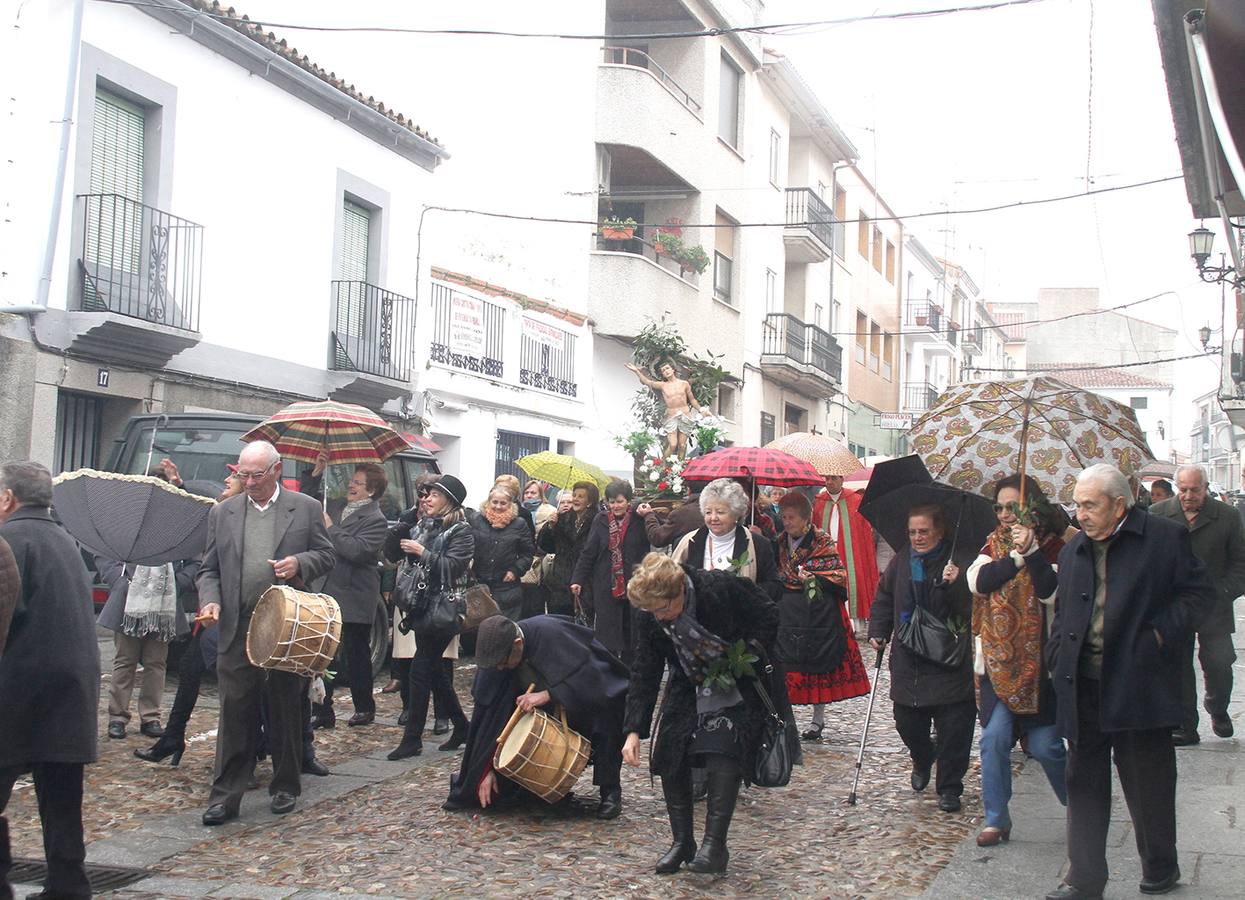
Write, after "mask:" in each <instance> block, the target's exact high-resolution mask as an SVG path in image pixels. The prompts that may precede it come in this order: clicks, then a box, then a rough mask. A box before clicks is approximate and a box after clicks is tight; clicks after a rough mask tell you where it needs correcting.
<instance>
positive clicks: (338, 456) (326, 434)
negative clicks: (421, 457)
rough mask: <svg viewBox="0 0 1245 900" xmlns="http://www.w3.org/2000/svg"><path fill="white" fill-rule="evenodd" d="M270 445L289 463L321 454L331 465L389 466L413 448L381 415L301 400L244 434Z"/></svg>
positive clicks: (328, 402)
mask: <svg viewBox="0 0 1245 900" xmlns="http://www.w3.org/2000/svg"><path fill="white" fill-rule="evenodd" d="M242 440H244V441H267V442H268V443H270V444H272V445H273V446H274V447H276V448H277V452H278V453H280V454H281V456H282V457H283V458H285V459H293V460H298V461H299V462H310V463H314V462H315V461H316V459H317V458H318V457H319V455H320V453H321V452H324V453H327V454H328V457H329V464H330V465H333V464H353V463H366V462H383V461H384V460H386V459H388V458H389V457H391V456H393V455H394V454H395V453H401V452H402V451H403V450H406V449H407V448H408V447H409V446H410V445H409V444H407V442H406V440H405V439H403V437H402V436H401V435H400V434H398V432H396V431H394V430H393V429H392V428H390V427H389V424H388V423H387V422H386V421H385V420H384V419H382V418H381V417H380V416H378V415H376V414H375V413H373V412H371V411H370V410H367V409H364V408H363V407H362V406H354V405H352V404H350V403H336V402H334V401H332V400H321V401H301V400H300V401H299V402H297V403H291V404H290V405H289V406H287V407H286V408H285V409H283V410H281V411H280V412H278V413H276V414H274V415H272V416H270V417H269V418H268V419H266V420H265V421H263V422H261V423H260V424H258V425H256V426H255V427H254V428H252V429H251V430H250V431H248V432H247V433H246V434H244V435H242Z"/></svg>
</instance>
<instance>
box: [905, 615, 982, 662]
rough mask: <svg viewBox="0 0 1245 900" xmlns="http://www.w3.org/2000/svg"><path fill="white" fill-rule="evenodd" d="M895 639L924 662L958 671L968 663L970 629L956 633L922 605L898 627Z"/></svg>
mask: <svg viewBox="0 0 1245 900" xmlns="http://www.w3.org/2000/svg"><path fill="white" fill-rule="evenodd" d="M895 636H896V637H897V638H898V639H899V643H901V644H903V645H904V646H905V647H907V648H908V649H909V650H910V651H911V652H912V653H914V654H916V655H917V656H919V657H920V658H921V659H924V660H926V661H928V662H932V663H934V664H936V665H939V666H945V667H946V668H948V669H958V668H959V667H960V666H962V665H963V664H964V660H966V659H968V651H969V640H970V635H969V632H968V629H965V630H964V631H958V632H957V631H953V630H952V629H951V627H950V626H949V625H947V623H946V622H944V621H943V620H942V619H940V618H938V617H937V616H936V615H934V614H933V613H932V612H930V611H929V610H927V609H925V607H923V606H921V605H920V604H919V603H918V604H915V605H914V606H913V607H912V615H911V617H910V618H909V619H908V621H906V622H900V623H899V627H898V628H896V629H895Z"/></svg>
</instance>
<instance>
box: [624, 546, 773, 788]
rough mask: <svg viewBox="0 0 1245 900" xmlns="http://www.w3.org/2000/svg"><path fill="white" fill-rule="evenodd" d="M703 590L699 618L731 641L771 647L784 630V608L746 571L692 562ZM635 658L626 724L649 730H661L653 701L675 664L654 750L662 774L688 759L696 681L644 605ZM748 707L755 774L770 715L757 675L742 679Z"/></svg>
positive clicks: (749, 755)
mask: <svg viewBox="0 0 1245 900" xmlns="http://www.w3.org/2000/svg"><path fill="white" fill-rule="evenodd" d="M683 570H684V571H685V572H686V573H687V575H688V577H689V578H690V579H691V580H692V588H693V590H695V592H696V621H697V622H699V623H700V624H701V625H703V626H704V627H705V628H706V629H708V630H709V631H710V632H712V633H713V634H716V635H717V636H718V637H720V638H721V639H722V640H724V641H726V642H727V643H728V644H733V643H734V642H735V641H738V640H741V639H742V640H745V641H757V642H758V643H759V644H760V645H761V647H762V648H764V650H765V652H766V653H767V654H768V653H770V652H771V651H772V650H773V646H774V638H775V637H776V635H777V634H778V608H777V607H776V606H775V605H774V602H773V601H772V600H770V598H769V597H767V596H766V595H765V592H764V591H762V590H761V589H760V588H758V587H757V586H756V585H755V584H753V583H752V582H751V581H749V580H748V579H746V578H740V577H739V576H737V575H732V574H731V573H730V572H720V571H715V572H706V571H704V570H702V569H693V568H691V567H689V566H684V567H683ZM635 624H636V641H635V659H634V661H633V662H632V664H631V689H630V691H629V692H628V693H627V715H626V720H625V721H624V723H623V731H624V732H628V733H629V732H633V731H634V732H636V733H637V734H639V735H640V737H641V738H647V737H648V736H649V734H650V731H651V730H653V724H652V723H653V708H654V707H655V706H656V705H657V694H658V692H659V691H660V689H661V677H662V672H663V671H665V669H666V667H667V665H668V666H669V668H670V679H669V683H668V686H667V688H666V697H665V700H663V701H662V705H661V712H660V713H659V720H658V721H659V724H658V725H657V726H656V731H657V737H656V739H655V740H654V741H653V746H652V748H650V754H649V769H650V770H651V771H652V773H653V774H654V775H661V776H663V777H669V776H673V775H676V774H678V773H680V772H682V771H683V769H684V768H685V767H686V766H687V765H688V762H687V748H688V743H689V742H690V740H691V737H692V734H693V732H694V731H695V730H696V723H697V715H696V689H695V685H693V683H692V680H691V679H690V678H688V677H687V673H686V672H684V671H683V666H682V665H680V663H679V660H678V657H677V656H676V654H675V650H674V644H673V642H672V641H671V640H670V638H669V636H668V635H667V634H666V632H665V629H663V628H662V627H661V624H660V623H659V622H658V621H657V619H656V618H654V616H653V614H652V613H649V612H637V614H636V619H635ZM739 691H740V694H741V696H742V697H743V700H744V706H745V709H746V712H745V714H744V717H743V728H744V741H743V744H744V747H745V748H746V757H745V759H744V760H743V775H744V778H745V780H748V779H750V776H751V773H752V771H753V765H754V763H755V761H756V751H757V748H758V746H759V745H760V742H761V729H762V727H763V725H764V724H765V717H766V715H767V713H766V711H765V706H764V704H763V702H762V700H761V697H760V695H759V694H758V693H757V692H756V688H755V685H754V683H753V681H752V679H749V678H744V679H742V680H741V682H740V685H739Z"/></svg>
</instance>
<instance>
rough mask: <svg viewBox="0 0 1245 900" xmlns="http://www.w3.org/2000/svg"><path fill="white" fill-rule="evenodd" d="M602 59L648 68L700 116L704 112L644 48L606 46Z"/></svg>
mask: <svg viewBox="0 0 1245 900" xmlns="http://www.w3.org/2000/svg"><path fill="white" fill-rule="evenodd" d="M601 61H602V62H603V63H605V64H606V65H611V66H631V67H632V68H634V69H647V70H648V72H649V74H651V75H652V76H653V77H654V78H656V79H657V80H658V81H660V82H661V83H662V84H663V85H664V86H665V87H666V89H667V90H669V91H670V93H672V94H674V96H675V98H676V99H677V100H678V101H679V102H680V103H682V104H683V105H684V106H686V107H687V108H688V109H690V110H691V111H692V112H693V113H695V114H696V115H697V116H699V115H700V114H701V112H702V108H701V105H700V104H699V103H697V102H696V100H695V99H694V98H693V97H692V95H691V94H689V93H688V92H687V91H685V90H684V89H683V87H682V86H681V85H680V84H679V83H678V82H677V81H675V80H674V79H673V78H672V77H671V76H670V73H669V72H667V71H666V70H665V69H663V68H662V67H661V66H660V65H658V64H657V62H656V61H655V60H654V59H653V58H652V57H651V56H649V55H648V54H647V53H645V52H644V51H643V50H637V49H635V48H634V47H611V46H608V45H607V46H605V47H602V48H601Z"/></svg>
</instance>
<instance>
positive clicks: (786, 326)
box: [761, 313, 843, 394]
mask: <svg viewBox="0 0 1245 900" xmlns="http://www.w3.org/2000/svg"><path fill="white" fill-rule="evenodd" d="M761 368H762V369H765V370H766V371H767V372H769V374H770V375H771V377H775V378H777V380H778V381H781V382H783V383H787V384H790V385H791V386H792V387H796V388H799V389H803V390H810V389H811V390H815V391H816V392H817V393H820V394H825V392H826V390H827V389H828V388H833V387H835V386H836V385H838V384H839V383H840V382H841V381H842V374H843V349H842V348H841V347H840V346H839V344H838V342H837V341H835V339H834V338H833V337H831V336H830V334H829V332H827V331H826V330H825V329H824V328H819V327H817V326H816V325H809V324H807V323H805V322H802V321H800V320H799V319H797V318H796V317H795V316H793V315H791V314H789V313H769V314H768V315H766V317H765V323H764V324H763V325H762V341H761Z"/></svg>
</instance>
